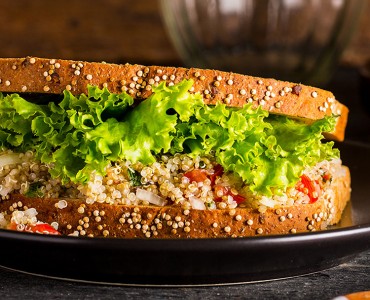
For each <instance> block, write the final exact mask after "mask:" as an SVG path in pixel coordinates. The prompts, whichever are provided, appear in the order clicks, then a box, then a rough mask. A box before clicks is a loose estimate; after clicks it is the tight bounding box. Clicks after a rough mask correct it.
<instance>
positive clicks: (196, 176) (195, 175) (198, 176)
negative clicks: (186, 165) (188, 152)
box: [184, 169, 208, 182]
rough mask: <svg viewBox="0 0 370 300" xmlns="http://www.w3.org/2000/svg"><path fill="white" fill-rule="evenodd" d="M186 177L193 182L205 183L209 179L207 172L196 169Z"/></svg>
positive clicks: (187, 173) (186, 174)
mask: <svg viewBox="0 0 370 300" xmlns="http://www.w3.org/2000/svg"><path fill="white" fill-rule="evenodd" d="M184 176H185V177H187V178H189V180H190V181H191V182H193V181H195V182H203V181H205V180H206V179H207V178H208V174H207V172H206V171H205V170H201V169H194V170H191V171H189V172H186V173H185V174H184Z"/></svg>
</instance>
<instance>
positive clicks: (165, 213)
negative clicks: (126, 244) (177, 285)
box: [0, 57, 351, 238]
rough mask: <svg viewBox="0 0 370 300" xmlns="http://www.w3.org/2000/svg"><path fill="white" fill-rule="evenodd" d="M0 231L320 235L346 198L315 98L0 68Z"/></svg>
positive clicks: (62, 69)
mask: <svg viewBox="0 0 370 300" xmlns="http://www.w3.org/2000/svg"><path fill="white" fill-rule="evenodd" d="M0 91H1V95H0V118H1V123H0V147H1V152H0V197H1V201H0V227H1V228H3V229H10V230H17V231H23V232H33V233H43V234H55V235H69V236H79V237H82V236H84V237H117V238H222V237H247V236H258V235H269V234H270V235H271V234H294V233H299V232H307V231H315V230H324V229H326V228H329V227H330V226H331V225H333V224H336V223H338V222H339V221H340V219H341V215H342V212H343V210H344V208H345V206H346V204H347V202H348V201H349V199H350V192H351V188H350V173H349V169H348V168H347V167H346V166H344V165H342V162H341V159H340V153H339V151H338V149H336V148H335V145H334V142H335V141H343V139H344V133H345V127H346V123H347V116H348V109H347V107H346V106H344V105H343V104H341V103H340V102H339V101H337V100H336V99H335V97H334V95H333V94H332V93H330V92H328V91H325V90H322V89H318V88H314V87H310V86H305V85H303V84H295V83H290V82H284V81H279V80H275V79H267V78H257V77H252V76H247V75H241V74H235V73H228V72H221V71H216V70H205V69H196V68H193V69H186V68H175V67H158V66H143V65H129V64H125V65H118V64H109V63H104V62H102V63H97V62H82V61H70V60H61V59H45V58H36V57H26V58H4V59H0Z"/></svg>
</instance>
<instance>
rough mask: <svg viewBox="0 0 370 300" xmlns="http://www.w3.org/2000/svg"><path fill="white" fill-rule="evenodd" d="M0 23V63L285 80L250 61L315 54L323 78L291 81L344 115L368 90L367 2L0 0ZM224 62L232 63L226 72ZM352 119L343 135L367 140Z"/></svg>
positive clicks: (369, 5)
mask: <svg viewBox="0 0 370 300" xmlns="http://www.w3.org/2000/svg"><path fill="white" fill-rule="evenodd" d="M226 1H227V4H228V5H226V4H225V3H226ZM323 3H325V5H326V6H323V5H322V4H323ZM231 4H232V5H231ZM230 5H231V6H230ZM0 19H1V23H2V26H0V41H1V47H0V57H23V56H27V55H31V56H39V57H50V58H65V59H74V60H88V61H106V62H116V63H126V62H128V63H138V64H148V65H151V64H155V65H168V66H188V65H192V66H204V67H215V68H219V69H226V70H232V71H237V72H240V73H245V74H251V75H262V76H263V75H265V74H267V75H270V74H271V76H273V77H277V78H279V79H281V78H282V79H285V75H287V76H288V77H287V78H288V79H290V77H289V76H291V74H284V73H282V72H281V69H276V70H275V69H273V70H272V73H271V70H268V72H270V73H268V72H266V70H263V68H262V63H259V61H258V60H259V59H260V58H259V56H258V54H260V53H261V54H262V53H263V54H266V55H267V56H262V57H263V60H266V57H269V59H270V60H269V64H268V66H274V68H275V66H278V65H279V62H280V66H281V65H283V66H284V68H285V70H289V68H290V66H289V64H290V62H289V61H288V60H286V58H289V57H293V56H292V55H291V54H292V53H293V52H295V53H298V54H299V55H300V56H299V55H298V56H299V57H300V58H299V59H301V60H300V61H299V60H298V62H303V63H301V66H302V65H310V63H307V61H308V60H307V59H306V58H305V57H306V56H307V55H308V56H309V55H311V54H312V53H313V52H314V51H317V53H319V55H318V56H319V59H315V61H314V63H312V62H311V65H313V66H315V64H316V68H313V69H315V70H316V69H320V68H321V67H322V66H323V64H324V63H325V61H326V62H330V63H329V64H328V66H323V69H322V70H321V71H320V72H321V73H322V74H324V77H325V78H324V79H323V78H322V77H323V76H321V77H320V74H319V76H318V77H317V74H315V76H316V77H311V78H308V77H304V76H302V77H301V74H304V72H306V71H307V70H303V69H298V71H299V72H298V73H297V70H295V73H292V74H294V75H293V76H294V77H293V78H292V81H296V82H297V81H298V82H302V83H311V82H313V83H314V84H315V85H319V86H323V87H325V88H328V89H331V90H333V92H334V93H336V95H337V98H338V99H339V100H341V101H342V102H344V103H345V104H347V105H349V106H350V108H351V106H352V108H351V110H352V111H353V110H354V111H356V110H357V108H355V107H354V104H353V103H354V102H355V101H357V100H358V99H360V98H361V95H366V93H369V91H366V88H363V87H364V86H365V87H367V89H368V90H370V79H367V77H366V76H364V75H363V74H365V73H366V71H363V70H364V69H365V66H366V65H367V64H370V0H255V1H253V0H225V1H222V0H207V1H206V0H204V1H197V0H158V1H153V0H140V1H137V0H94V1H89V0H79V1H72V0H54V1H46V0H37V1H27V0H17V1H14V0H1V1H0ZM284 20H289V22H288V21H284ZM243 22H244V23H243ZM245 32H247V34H245ZM320 33H325V34H324V35H322V36H321V37H320ZM301 39H302V42H301ZM236 41H237V42H236ZM239 41H241V42H239ZM280 41H282V42H281V44H279V42H280ZM298 42H299V43H298ZM250 45H252V46H250ZM312 46H314V47H313V48H312ZM315 47H316V48H315ZM317 47H322V49H323V50H322V49H321V48H320V49H319V50H317ZM194 49H195V50H194ZM266 49H267V50H266ZM333 49H334V51H333ZM243 51H245V52H244V53H243ZM269 51H270V52H269ZM271 51H272V53H273V54H272V55H270V54H271ZM274 51H275V52H274ZM279 51H280V52H279ZM289 51H293V52H289ZM320 51H321V52H320ZM220 53H221V56H218V55H219V54H220ZM276 53H277V54H278V55H277V56H276V55H275V54H276ZM315 53H316V52H315ZM240 54H241V56H240ZM211 55H214V56H213V60H212V61H211V60H209V59H208V60H207V58H208V57H210V56H211ZM233 55H236V62H235V61H234V62H232V63H231V62H230V63H228V61H227V59H228V58H231V57H232V56H233ZM238 55H239V56H238ZM243 55H244V56H243ZM253 55H256V56H253ZM274 55H275V56H274ZM305 55H306V56H305ZM243 57H244V58H245V59H243ZM251 57H253V61H251V60H250V59H249V60H248V58H251ZM276 57H277V59H276ZM322 57H325V58H326V59H324V60H323V59H322ZM252 62H258V63H257V64H256V65H257V67H256V66H255V65H253V64H252ZM276 62H278V64H276ZM323 62H324V63H323ZM245 63H246V64H245ZM317 65H319V66H320V68H318V67H317ZM259 66H261V67H260V69H259ZM284 68H283V69H284ZM310 68H311V69H312V67H310ZM310 68H308V69H310ZM369 68H370V67H369ZM300 70H303V71H302V72H301V71H300ZM309 71H310V70H309ZM369 73H370V72H369ZM322 74H321V75H322ZM331 75H333V76H331ZM312 78H314V79H313V80H312ZM294 79H296V80H294ZM367 80H368V81H367ZM360 86H361V88H359V87H360ZM366 97H369V101H368V103H370V96H369V95H367V96H366ZM362 98H363V97H362ZM354 99H355V100H354ZM366 103H367V102H366ZM366 103H365V106H366ZM362 105H364V104H362ZM358 110H362V108H359V109H358ZM356 118H357V119H356V120H357V121H356V122H355V123H353V125H352V124H350V125H349V130H350V131H351V130H352V128H353V127H355V128H356V129H358V130H360V133H358V134H359V135H363V131H364V130H366V132H370V130H369V129H370V125H369V127H367V124H370V122H368V119H367V116H365V115H361V114H360V116H357V117H356ZM358 120H360V121H358ZM364 124H365V125H364ZM369 141H370V138H369Z"/></svg>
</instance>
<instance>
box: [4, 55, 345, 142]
mask: <svg viewBox="0 0 370 300" xmlns="http://www.w3.org/2000/svg"><path fill="white" fill-rule="evenodd" d="M183 79H192V80H194V86H193V89H192V91H191V92H199V93H201V94H202V95H203V96H204V101H205V103H206V104H215V103H217V102H223V103H226V104H227V105H229V106H239V107H240V106H243V105H244V104H246V103H252V104H253V106H254V107H257V106H261V107H262V108H263V109H265V110H267V111H269V112H271V113H273V114H280V115H286V116H289V117H292V118H297V119H302V120H304V121H305V122H307V123H311V122H313V121H315V120H318V119H322V118H324V117H325V116H331V115H336V116H338V118H337V123H336V126H335V129H334V131H333V132H331V133H326V134H325V135H326V137H327V138H330V139H334V140H338V141H342V140H343V139H344V134H345V127H346V124H347V118H348V108H347V107H346V106H344V105H343V104H341V103H340V102H338V101H337V100H335V97H334V95H333V94H332V93H330V92H328V91H325V90H322V89H318V88H314V87H310V86H305V85H302V84H296V83H291V82H286V81H279V80H275V79H267V78H259V77H252V76H247V75H241V74H236V73H228V72H222V71H216V70H206V69H197V68H191V69H186V68H175V67H159V66H143V65H129V64H125V65H118V64H107V63H98V62H83V61H71V60H61V59H46V58H36V57H25V58H0V91H2V92H18V93H20V92H27V93H53V94H60V93H62V92H63V90H65V89H67V90H70V91H71V92H72V93H73V94H81V93H85V94H86V93H87V85H88V84H90V85H96V86H99V87H103V86H106V87H107V88H108V89H109V90H110V91H111V92H122V91H126V92H127V93H129V94H130V95H131V96H133V97H134V98H135V99H138V100H140V99H145V98H148V97H149V96H150V95H151V94H152V87H153V86H155V85H156V84H158V83H160V82H162V81H166V82H167V84H170V85H171V84H175V83H178V82H180V81H182V80H183Z"/></svg>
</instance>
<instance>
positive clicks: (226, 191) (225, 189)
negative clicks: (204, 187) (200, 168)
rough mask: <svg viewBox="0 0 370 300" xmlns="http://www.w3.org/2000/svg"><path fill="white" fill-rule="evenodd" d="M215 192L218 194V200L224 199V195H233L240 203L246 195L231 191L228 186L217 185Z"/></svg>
mask: <svg viewBox="0 0 370 300" xmlns="http://www.w3.org/2000/svg"><path fill="white" fill-rule="evenodd" d="M214 192H215V194H216V198H215V201H216V202H220V201H222V197H223V196H231V197H232V198H233V200H234V201H235V202H236V203H238V204H240V203H243V202H244V201H245V197H243V196H242V195H240V194H236V193H233V192H231V189H230V188H229V187H227V186H222V185H215V187H214Z"/></svg>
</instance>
